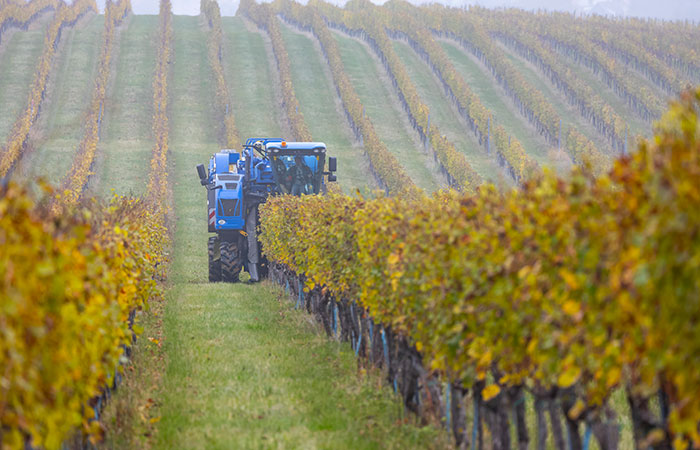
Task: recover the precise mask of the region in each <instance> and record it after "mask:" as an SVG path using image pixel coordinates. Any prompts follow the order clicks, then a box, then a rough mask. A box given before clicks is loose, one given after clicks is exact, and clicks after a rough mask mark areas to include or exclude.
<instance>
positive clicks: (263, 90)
mask: <svg viewBox="0 0 700 450" xmlns="http://www.w3.org/2000/svg"><path fill="white" fill-rule="evenodd" d="M221 27H222V31H223V35H224V36H223V41H224V60H223V65H224V73H225V75H226V82H227V84H228V89H229V93H230V94H231V101H232V103H233V105H232V110H233V113H234V117H235V119H236V126H237V128H238V132H239V134H240V138H241V139H242V140H245V139H247V138H249V137H284V136H282V127H281V126H280V124H279V122H278V117H279V115H278V114H277V113H276V111H277V110H279V108H280V105H279V104H278V101H277V99H276V98H275V90H274V89H273V87H272V86H273V82H274V81H273V80H274V79H273V77H272V73H271V68H270V59H269V58H268V55H267V52H266V50H265V42H264V41H263V38H262V36H261V35H260V34H259V33H256V32H252V31H248V29H247V28H246V25H245V23H244V22H243V20H242V19H241V18H240V17H222V18H221ZM205 56H206V54H205ZM274 70H277V67H274Z"/></svg>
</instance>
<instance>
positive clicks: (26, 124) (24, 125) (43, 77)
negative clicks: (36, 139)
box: [0, 0, 97, 178]
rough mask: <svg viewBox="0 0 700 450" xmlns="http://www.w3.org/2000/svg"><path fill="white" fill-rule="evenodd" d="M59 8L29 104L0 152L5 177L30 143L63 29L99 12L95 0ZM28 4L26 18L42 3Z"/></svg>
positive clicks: (81, 0)
mask: <svg viewBox="0 0 700 450" xmlns="http://www.w3.org/2000/svg"><path fill="white" fill-rule="evenodd" d="M57 5H58V7H57V8H58V9H57V11H56V13H55V15H54V19H53V21H52V22H51V24H50V25H49V28H48V31H47V33H46V39H45V41H44V49H43V53H42V54H41V58H40V59H39V64H38V65H37V69H36V72H35V74H34V81H33V82H32V85H31V90H30V91H29V96H28V98H27V106H26V107H25V109H24V111H23V112H22V113H21V114H20V116H19V117H18V118H17V120H16V122H15V124H14V126H13V127H12V131H11V132H10V136H9V138H8V139H7V142H6V143H5V145H4V146H3V147H2V154H0V178H4V177H5V176H6V175H7V174H8V173H9V171H10V170H11V169H12V167H13V166H14V164H15V163H16V162H17V160H18V159H19V157H20V156H21V155H22V152H23V150H24V144H25V143H26V142H27V137H28V136H29V130H30V129H31V127H32V125H34V122H35V121H36V119H37V117H38V116H39V111H40V109H41V103H42V101H43V100H44V95H45V92H46V83H47V81H48V77H49V72H50V71H51V64H52V63H53V59H54V54H55V53H56V47H57V46H58V41H59V40H60V39H61V30H63V28H64V27H67V26H72V25H73V24H74V23H75V22H76V21H77V20H78V19H79V18H80V17H81V16H83V15H84V14H85V13H87V12H88V11H97V6H96V4H95V1H94V0H76V1H75V2H74V3H73V4H71V5H70V6H66V4H65V3H62V2H58V3H57ZM27 7H29V8H31V11H33V12H31V13H27V14H25V16H26V17H31V16H33V15H34V14H35V13H36V11H38V10H39V8H42V5H40V4H39V2H37V1H35V2H32V3H29V4H28V5H27Z"/></svg>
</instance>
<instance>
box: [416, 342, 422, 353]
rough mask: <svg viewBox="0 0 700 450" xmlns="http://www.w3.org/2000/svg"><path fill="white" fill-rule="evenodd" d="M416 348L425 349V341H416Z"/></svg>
mask: <svg viewBox="0 0 700 450" xmlns="http://www.w3.org/2000/svg"><path fill="white" fill-rule="evenodd" d="M416 350H418V351H419V352H420V351H423V343H422V342H421V341H418V342H416Z"/></svg>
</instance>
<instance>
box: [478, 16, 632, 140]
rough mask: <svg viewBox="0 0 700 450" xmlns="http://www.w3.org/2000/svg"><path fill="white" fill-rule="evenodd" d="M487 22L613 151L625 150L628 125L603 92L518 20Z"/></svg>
mask: <svg viewBox="0 0 700 450" xmlns="http://www.w3.org/2000/svg"><path fill="white" fill-rule="evenodd" d="M486 21H487V22H488V23H489V25H488V28H489V29H490V30H492V31H493V32H494V34H495V35H496V37H497V38H500V39H501V40H503V41H504V43H505V44H506V45H509V46H510V47H512V48H514V49H515V50H516V51H517V52H518V53H519V54H520V55H522V56H523V57H524V58H525V59H527V60H528V61H530V62H532V63H533V64H535V65H536V66H537V67H538V68H539V69H540V70H541V71H542V72H544V74H545V75H546V76H547V78H549V79H550V81H551V82H552V83H553V84H554V85H555V86H556V87H557V89H559V90H561V91H562V92H563V93H564V95H565V96H566V98H567V100H568V102H569V103H570V104H572V105H573V106H575V107H576V108H577V109H578V110H579V113H580V114H581V116H582V117H583V118H584V119H586V120H588V121H589V122H590V123H591V124H592V125H593V126H594V127H595V128H596V130H598V132H599V133H600V134H601V135H602V136H603V137H605V138H606V139H607V140H608V141H609V142H610V145H611V146H612V148H613V150H614V151H616V152H622V151H624V148H625V144H624V142H625V136H626V133H627V124H626V122H625V121H624V120H623V119H622V117H620V116H619V115H618V114H617V113H616V112H615V111H614V110H613V108H612V107H611V106H610V105H609V104H608V103H607V102H606V101H605V100H603V98H602V97H601V96H600V95H598V94H596V93H595V92H594V91H593V89H592V88H591V87H590V86H588V84H586V82H585V81H583V80H582V79H581V78H580V77H578V76H577V75H576V74H575V73H573V72H572V71H570V70H569V69H568V68H566V67H565V66H564V65H563V64H562V63H561V62H560V60H559V58H558V57H557V56H556V55H554V54H553V52H552V50H551V49H550V48H548V47H547V46H545V45H543V44H542V42H541V41H540V40H539V38H538V37H537V36H535V35H534V34H533V33H531V32H530V30H528V29H525V28H521V27H520V26H519V25H518V24H517V23H515V22H514V23H508V24H505V23H502V22H500V21H499V20H498V19H497V18H495V17H492V18H490V19H489V18H487V19H486Z"/></svg>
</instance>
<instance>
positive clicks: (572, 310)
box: [562, 300, 581, 317]
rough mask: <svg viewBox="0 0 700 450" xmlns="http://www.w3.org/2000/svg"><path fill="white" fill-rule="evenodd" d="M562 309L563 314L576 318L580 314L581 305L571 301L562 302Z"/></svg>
mask: <svg viewBox="0 0 700 450" xmlns="http://www.w3.org/2000/svg"><path fill="white" fill-rule="evenodd" d="M562 308H563V309H564V312H565V313H567V314H568V315H570V316H571V317H576V316H577V315H578V314H579V313H580V312H581V305H580V304H579V303H578V302H575V301H573V300H568V301H566V302H564V306H563V307H562Z"/></svg>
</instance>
